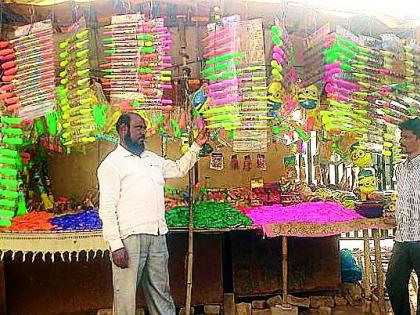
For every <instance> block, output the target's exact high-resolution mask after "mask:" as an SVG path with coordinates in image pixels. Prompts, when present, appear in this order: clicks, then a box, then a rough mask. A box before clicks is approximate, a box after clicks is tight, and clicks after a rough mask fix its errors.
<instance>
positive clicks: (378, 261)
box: [372, 229, 385, 315]
mask: <svg viewBox="0 0 420 315" xmlns="http://www.w3.org/2000/svg"><path fill="white" fill-rule="evenodd" d="M372 234H373V242H374V249H375V265H376V285H377V287H378V299H379V313H380V315H385V292H384V272H383V269H382V256H381V244H380V238H379V230H378V229H373V230H372Z"/></svg>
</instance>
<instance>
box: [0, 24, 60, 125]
mask: <svg viewBox="0 0 420 315" xmlns="http://www.w3.org/2000/svg"><path fill="white" fill-rule="evenodd" d="M28 30H29V31H30V34H27V33H28V32H27V31H28ZM23 34H25V35H23ZM15 36H16V38H15V39H13V40H11V41H10V44H9V45H8V48H6V49H3V50H2V51H0V55H2V56H4V57H6V56H7V58H3V60H4V61H5V62H4V63H3V64H2V68H3V69H5V71H4V72H5V76H3V81H5V82H11V84H10V90H9V91H10V92H11V93H13V95H10V96H11V97H10V98H6V99H5V103H6V104H7V105H8V106H7V109H8V110H9V111H16V112H18V113H19V116H20V117H22V118H25V119H33V118H36V117H40V116H42V115H44V114H45V113H47V112H49V111H51V110H52V108H53V107H54V102H53V101H50V100H51V99H52V98H53V93H52V88H53V87H54V77H53V75H54V60H53V54H52V51H53V47H54V46H53V42H52V26H51V21H48V20H47V21H43V22H37V23H34V24H31V25H26V26H22V27H19V28H17V30H16V31H15ZM34 91H36V92H35V93H34Z"/></svg>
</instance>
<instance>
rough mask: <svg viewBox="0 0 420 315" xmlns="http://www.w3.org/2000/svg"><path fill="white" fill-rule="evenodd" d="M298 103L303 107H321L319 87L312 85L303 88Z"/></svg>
mask: <svg viewBox="0 0 420 315" xmlns="http://www.w3.org/2000/svg"><path fill="white" fill-rule="evenodd" d="M298 103H299V105H300V107H301V108H303V109H315V108H318V107H319V95H318V88H317V87H316V86H315V85H313V84H312V85H310V86H308V87H307V88H304V89H302V90H301V91H300V92H299V94H298Z"/></svg>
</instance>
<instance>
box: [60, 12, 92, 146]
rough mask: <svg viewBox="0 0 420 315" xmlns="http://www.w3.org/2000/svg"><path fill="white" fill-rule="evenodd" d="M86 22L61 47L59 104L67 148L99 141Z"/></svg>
mask: <svg viewBox="0 0 420 315" xmlns="http://www.w3.org/2000/svg"><path fill="white" fill-rule="evenodd" d="M84 24H85V22H84V20H80V21H79V22H78V23H75V24H74V25H73V26H72V28H73V35H72V36H71V37H69V38H67V39H65V40H64V41H62V42H61V43H60V44H59V48H60V51H61V53H60V54H59V57H60V60H61V62H60V68H61V72H60V74H59V76H60V78H61V79H60V86H59V87H58V89H57V101H58V103H59V104H60V108H61V110H62V116H61V119H62V127H63V129H64V131H63V132H62V134H61V137H62V141H63V144H64V145H65V146H74V145H80V144H86V143H90V142H94V141H96V137H95V136H96V125H95V121H94V117H93V103H94V101H95V100H96V98H94V97H93V93H92V90H91V88H90V78H89V71H90V70H89V52H90V50H89V39H88V36H89V30H88V29H86V28H85V26H84Z"/></svg>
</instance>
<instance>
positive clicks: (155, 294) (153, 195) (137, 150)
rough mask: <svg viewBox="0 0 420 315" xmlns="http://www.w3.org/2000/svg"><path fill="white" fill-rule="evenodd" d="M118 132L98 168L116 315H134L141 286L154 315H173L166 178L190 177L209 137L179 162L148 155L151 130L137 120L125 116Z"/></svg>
mask: <svg viewBox="0 0 420 315" xmlns="http://www.w3.org/2000/svg"><path fill="white" fill-rule="evenodd" d="M116 128H117V131H118V135H119V138H120V144H119V145H118V147H117V148H116V149H115V150H114V151H112V152H111V153H109V154H108V156H107V157H106V158H105V159H104V160H103V162H102V163H101V165H100V166H99V167H98V181H99V192H100V198H99V215H100V217H101V220H102V223H103V229H102V230H103V236H104V239H105V240H106V241H107V242H108V243H109V246H110V249H111V261H112V274H113V286H114V312H115V313H114V314H116V315H134V313H135V308H136V291H137V286H138V284H139V283H140V282H141V284H142V287H143V291H144V294H145V298H146V303H147V306H148V308H149V312H150V313H151V314H153V315H155V314H161V315H175V305H174V303H173V300H172V297H171V295H170V290H169V273H168V249H167V246H166V236H165V234H166V233H167V232H168V228H167V226H166V221H165V204H164V190H163V186H164V183H165V178H174V177H182V176H184V175H185V174H187V173H188V170H189V169H190V168H191V167H193V165H194V164H195V162H196V161H197V158H198V152H199V150H200V148H201V146H202V145H203V144H204V143H205V142H206V141H207V140H208V132H207V131H206V130H203V131H202V132H201V133H200V134H199V135H198V136H197V138H196V139H195V142H194V143H193V144H192V146H191V147H190V149H189V150H188V152H187V153H185V154H184V156H182V157H181V158H180V159H179V160H178V161H176V162H175V161H171V160H165V159H164V158H162V157H160V156H158V155H156V154H154V153H152V152H150V151H146V150H145V148H144V140H145V134H146V129H147V127H146V122H145V121H144V119H143V118H142V117H140V116H139V115H138V114H136V113H126V114H122V115H121V117H120V118H119V119H118V121H117V124H116Z"/></svg>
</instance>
